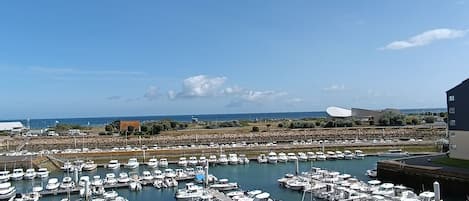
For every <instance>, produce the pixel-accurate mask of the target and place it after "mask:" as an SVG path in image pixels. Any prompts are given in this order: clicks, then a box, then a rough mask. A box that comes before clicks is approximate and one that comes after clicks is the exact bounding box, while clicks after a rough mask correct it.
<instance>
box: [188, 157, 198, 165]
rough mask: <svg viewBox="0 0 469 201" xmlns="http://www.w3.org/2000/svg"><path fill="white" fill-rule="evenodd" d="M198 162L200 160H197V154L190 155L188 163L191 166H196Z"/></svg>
mask: <svg viewBox="0 0 469 201" xmlns="http://www.w3.org/2000/svg"><path fill="white" fill-rule="evenodd" d="M198 163H199V161H198V160H197V157H195V156H191V157H189V160H188V161H187V165H189V166H196V165H197V164H198Z"/></svg>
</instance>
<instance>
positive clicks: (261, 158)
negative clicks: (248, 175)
mask: <svg viewBox="0 0 469 201" xmlns="http://www.w3.org/2000/svg"><path fill="white" fill-rule="evenodd" d="M268 161H269V160H268V159H267V157H266V156H265V154H260V155H259V156H258V157H257V162H258V163H267V162H268Z"/></svg>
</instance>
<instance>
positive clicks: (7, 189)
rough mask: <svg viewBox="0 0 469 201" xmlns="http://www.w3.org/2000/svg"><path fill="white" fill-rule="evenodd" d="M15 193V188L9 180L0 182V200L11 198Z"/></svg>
mask: <svg viewBox="0 0 469 201" xmlns="http://www.w3.org/2000/svg"><path fill="white" fill-rule="evenodd" d="M15 195H16V188H15V186H12V185H11V183H10V182H4V183H0V200H12V199H13V198H14V197H15Z"/></svg>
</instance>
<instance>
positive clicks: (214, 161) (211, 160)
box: [208, 155, 218, 165]
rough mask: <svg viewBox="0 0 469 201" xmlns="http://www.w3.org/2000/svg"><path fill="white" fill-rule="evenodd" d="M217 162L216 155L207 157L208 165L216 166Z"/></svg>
mask: <svg viewBox="0 0 469 201" xmlns="http://www.w3.org/2000/svg"><path fill="white" fill-rule="evenodd" d="M217 161H218V160H217V156H216V155H210V156H209V157H208V164H211V165H213V164H216V163H217Z"/></svg>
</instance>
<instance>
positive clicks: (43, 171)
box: [36, 168, 49, 178]
mask: <svg viewBox="0 0 469 201" xmlns="http://www.w3.org/2000/svg"><path fill="white" fill-rule="evenodd" d="M36 175H37V176H38V177H41V178H47V177H49V170H47V168H39V169H37V172H36Z"/></svg>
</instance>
